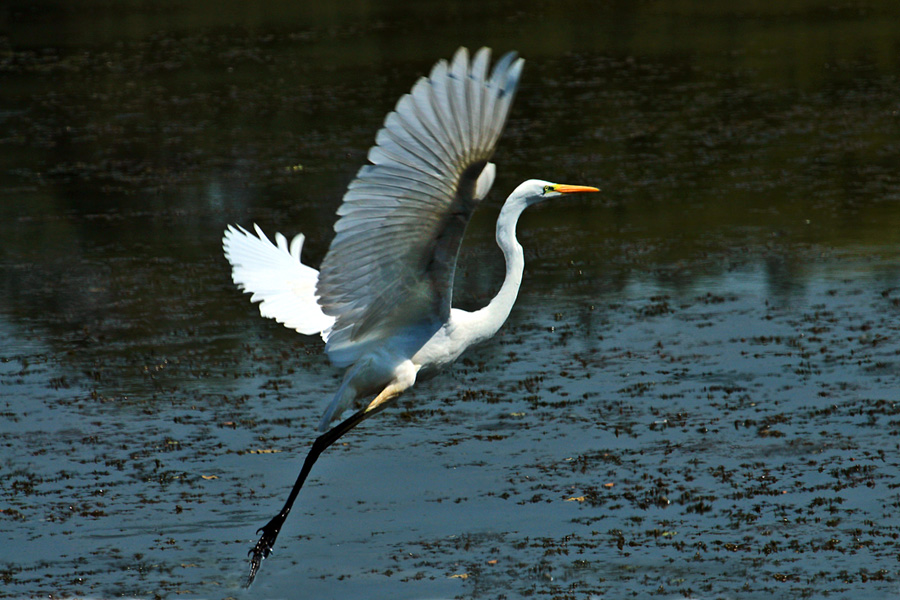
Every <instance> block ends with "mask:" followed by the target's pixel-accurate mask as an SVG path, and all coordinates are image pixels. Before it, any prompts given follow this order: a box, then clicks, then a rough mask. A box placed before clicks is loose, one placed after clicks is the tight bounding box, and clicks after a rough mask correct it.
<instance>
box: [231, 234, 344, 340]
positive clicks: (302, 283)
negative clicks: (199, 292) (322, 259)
mask: <svg viewBox="0 0 900 600" xmlns="http://www.w3.org/2000/svg"><path fill="white" fill-rule="evenodd" d="M253 228H254V230H255V231H256V235H253V234H252V233H250V232H249V231H247V230H246V229H244V228H243V227H241V226H237V227H234V226H232V225H229V226H228V229H227V230H226V231H225V237H223V238H222V247H223V248H224V250H225V258H227V259H228V262H230V263H231V278H232V279H233V280H234V283H235V285H237V286H238V287H239V288H240V289H242V290H244V291H245V292H247V293H252V294H253V295H252V296H251V297H250V301H251V302H259V303H260V305H259V313H260V314H261V315H262V316H264V317H268V318H271V319H275V320H276V321H278V322H279V323H283V324H284V326H285V327H289V328H290V329H296V330H297V331H299V332H300V333H304V334H306V335H314V334H317V333H318V334H320V335H321V336H322V338H323V339H326V340H327V339H328V333H329V332H330V331H331V326H332V325H333V324H334V317H330V316H328V315H326V314H325V313H323V312H322V308H321V307H320V306H319V302H318V298H317V297H316V283H317V282H318V281H319V272H318V271H317V270H315V269H313V268H312V267H309V266H307V265H304V264H303V263H302V262H300V251H301V250H302V249H303V240H304V236H303V234H302V233H301V234H299V235H297V236H295V237H294V239H293V240H291V243H290V246H288V242H287V239H286V238H285V237H284V236H283V235H281V234H280V233H276V234H275V242H276V243H275V244H273V243H272V242H271V241H270V240H269V238H267V237H266V235H265V234H264V233H263V232H262V229H260V228H259V226H257V225H255V224H254V225H253Z"/></svg>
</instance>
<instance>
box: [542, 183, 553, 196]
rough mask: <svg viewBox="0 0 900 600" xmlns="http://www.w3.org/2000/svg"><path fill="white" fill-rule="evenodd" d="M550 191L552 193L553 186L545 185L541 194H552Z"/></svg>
mask: <svg viewBox="0 0 900 600" xmlns="http://www.w3.org/2000/svg"><path fill="white" fill-rule="evenodd" d="M552 191H553V186H552V185H545V186H544V192H543V193H545V194H546V193H547V192H552Z"/></svg>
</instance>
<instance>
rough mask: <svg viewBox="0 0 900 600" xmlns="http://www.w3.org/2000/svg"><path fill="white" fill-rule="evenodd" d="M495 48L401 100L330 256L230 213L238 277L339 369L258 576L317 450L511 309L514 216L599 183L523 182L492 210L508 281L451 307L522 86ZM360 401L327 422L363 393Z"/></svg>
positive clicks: (515, 269)
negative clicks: (463, 254) (272, 236)
mask: <svg viewBox="0 0 900 600" xmlns="http://www.w3.org/2000/svg"><path fill="white" fill-rule="evenodd" d="M489 62H490V51H489V50H487V49H484V48H483V49H481V50H480V51H478V52H477V53H476V54H475V55H474V56H473V57H472V60H471V61H470V60H469V56H468V52H467V51H466V50H465V49H464V48H461V49H460V50H459V51H458V52H457V53H456V55H455V56H454V58H453V60H452V61H451V62H450V63H449V64H448V63H446V62H444V61H440V62H438V63H437V65H435V67H434V69H433V70H432V72H431V74H430V76H429V77H428V78H422V79H420V80H419V82H418V83H416V85H415V86H414V87H413V89H412V91H411V92H410V93H409V94H406V95H404V96H403V97H402V98H401V99H400V101H399V102H398V103H397V107H396V109H395V110H394V111H393V112H391V113H389V114H388V116H387V118H386V119H385V126H384V128H382V129H381V131H379V133H378V135H377V137H376V145H375V146H373V147H372V149H371V150H370V151H369V160H370V162H371V163H372V164H370V165H366V166H364V167H362V168H361V169H360V171H359V173H358V174H357V177H356V179H354V181H353V182H352V183H351V184H350V186H349V188H348V191H347V193H346V194H345V196H344V201H343V203H342V204H341V206H340V208H339V209H338V215H339V219H338V221H337V222H336V224H335V237H334V239H333V241H332V242H331V246H330V248H329V251H328V253H327V254H326V256H325V259H324V260H323V262H322V266H321V269H320V270H319V271H317V270H316V269H314V268H312V267H310V266H308V265H304V264H303V263H302V262H301V260H300V252H301V250H302V245H303V236H302V235H298V236H297V237H295V238H294V240H293V241H292V242H291V243H290V244H288V242H287V239H286V238H285V237H284V236H282V235H281V234H277V235H276V243H275V244H273V243H272V242H271V241H269V239H268V238H267V237H266V236H265V235H264V234H263V232H262V230H260V229H259V228H258V227H256V235H253V234H251V233H250V232H248V231H247V230H245V229H243V228H235V227H232V226H229V227H228V230H227V231H226V232H225V237H224V240H223V244H224V249H225V255H226V257H227V258H228V260H229V262H231V264H232V267H233V270H232V278H233V279H234V282H235V283H236V284H237V285H238V286H239V287H241V288H243V289H244V290H245V291H247V292H252V293H253V296H252V298H251V300H252V301H260V313H261V314H262V315H263V316H264V317H271V318H274V319H276V320H277V321H279V322H281V323H284V324H285V325H286V326H287V327H290V328H292V329H296V330H297V331H299V332H300V333H304V334H308V335H314V334H319V335H321V336H322V338H323V340H325V343H326V346H325V351H326V352H327V354H328V357H329V358H330V360H331V362H332V363H333V364H334V365H336V366H338V367H345V368H346V372H345V375H344V378H343V380H342V382H341V385H340V386H339V388H338V390H337V392H336V393H335V395H334V397H333V399H332V401H331V403H330V404H329V405H328V408H327V409H326V411H325V414H324V416H323V418H322V421H321V423H320V430H322V431H326V430H327V431H326V433H324V434H323V435H321V436H320V437H319V438H318V439H317V440H316V442H315V443H314V444H313V448H312V450H311V451H310V454H309V456H307V459H306V462H305V463H304V465H303V469H302V470H301V473H300V476H299V477H298V478H297V482H296V483H295V485H294V488H293V489H292V491H291V495H290V496H289V498H288V501H287V503H286V504H285V507H284V508H283V509H282V511H281V512H280V513H279V514H278V515H277V516H276V517H275V518H274V519H272V521H270V522H269V524H268V525H266V527H264V528H263V532H264V533H263V536H262V538H261V539H260V541H259V543H258V544H257V546H256V548H255V549H254V557H253V561H252V566H251V575H250V581H252V580H253V577H254V576H255V574H256V571H257V569H258V567H259V564H260V562H261V560H262V559H263V558H265V557H266V556H267V555H268V554H269V552H270V551H271V548H272V545H273V544H274V541H275V537H276V536H277V535H278V531H279V530H280V528H281V525H282V523H283V522H284V519H285V518H286V517H287V513H288V512H289V511H290V508H291V506H292V504H293V502H294V499H295V498H296V495H297V493H298V492H299V489H300V487H301V486H302V484H303V481H304V480H305V479H306V475H307V474H308V472H309V469H310V468H311V467H312V464H313V463H314V462H315V460H316V458H317V457H318V455H319V453H320V452H321V451H322V450H324V449H325V448H326V447H328V445H330V444H331V443H333V442H334V441H335V440H336V439H338V438H339V437H340V436H341V435H343V434H344V433H346V432H347V431H349V430H350V429H351V428H353V427H354V426H355V425H357V424H358V423H359V422H361V421H362V420H363V419H365V418H367V417H368V416H370V415H372V414H375V413H376V412H378V411H380V410H382V409H383V408H384V407H385V406H386V404H387V403H388V402H389V401H390V400H392V399H394V398H396V397H397V396H398V395H400V394H402V393H403V392H404V391H405V390H407V389H409V388H410V387H411V386H412V385H413V384H414V383H415V382H416V380H417V378H420V377H422V376H426V375H430V374H433V373H434V372H437V371H438V370H440V369H441V368H442V367H445V366H447V365H449V364H451V363H453V362H454V361H455V360H456V359H457V358H459V356H460V355H461V354H462V353H463V352H464V351H465V350H466V348H468V347H470V346H472V345H473V344H477V343H479V342H482V341H484V340H486V339H488V338H490V337H492V336H493V335H494V334H495V333H496V332H497V331H498V330H499V328H500V327H501V326H502V325H503V323H504V322H505V321H506V319H507V317H508V316H509V313H510V310H511V309H512V306H513V304H514V302H515V299H516V296H517V294H518V291H519V286H520V284H521V282H522V274H523V272H524V268H525V260H524V254H523V251H522V246H521V245H520V244H519V243H518V241H517V240H516V223H517V222H518V219H519V216H520V215H521V214H522V211H524V210H525V208H527V207H528V206H530V205H532V204H536V203H538V202H542V201H544V200H547V199H549V198H553V197H558V196H561V195H563V194H567V193H572V192H590V191H597V189H596V188H591V187H584V186H570V185H564V184H555V183H550V182H547V181H541V180H536V179H532V180H529V181H526V182H524V183H522V184H521V185H519V186H518V187H517V188H516V189H515V190H514V191H513V193H512V194H511V195H510V196H509V198H508V199H507V200H506V202H505V203H504V205H503V207H502V209H501V210H500V216H499V217H498V219H497V236H496V237H497V244H498V245H499V246H500V249H501V250H502V252H503V255H504V258H505V260H506V275H505V277H504V280H503V284H502V285H501V287H500V290H499V292H498V293H497V295H496V296H495V297H494V299H493V300H491V302H490V303H489V304H488V305H487V306H485V307H484V308H482V309H480V310H477V311H473V312H468V311H464V310H460V309H455V308H451V306H450V301H451V299H452V292H453V276H454V273H455V271H456V257H457V254H458V253H459V247H460V243H461V241H462V236H463V233H464V231H465V227H466V225H467V224H468V221H469V218H470V217H471V214H472V212H473V211H474V210H475V208H476V206H477V205H478V203H479V202H480V201H481V200H482V199H483V198H484V197H485V196H486V195H487V193H488V191H489V190H490V188H491V186H492V184H493V182H494V174H495V167H494V165H493V164H492V163H490V162H489V159H490V157H491V155H492V154H493V151H494V147H495V145H496V142H497V140H498V138H499V136H500V133H501V131H502V129H503V124H504V123H505V121H506V116H507V113H508V111H509V108H510V105H511V103H512V99H513V96H514V94H515V90H516V88H517V86H518V80H519V75H520V73H521V69H522V65H523V62H522V60H521V59H518V60H517V59H516V58H515V55H514V54H512V53H510V54H507V55H506V56H504V57H503V58H502V59H500V61H498V63H497V64H496V65H495V66H494V69H493V70H492V71H491V73H490V75H488V65H489ZM373 396H374V398H373V399H371V400H368V401H366V402H365V403H364V404H363V406H362V408H361V409H360V410H359V411H358V412H356V413H355V414H354V415H353V416H351V417H350V418H348V419H347V420H345V421H343V422H341V423H340V424H338V425H337V426H335V427H333V428H332V429H328V426H329V425H330V424H331V422H332V421H333V420H334V419H336V418H338V417H339V416H340V415H341V413H343V411H344V410H345V409H347V408H349V407H350V406H351V405H353V404H355V403H356V402H357V401H358V400H360V399H368V398H372V397H373Z"/></svg>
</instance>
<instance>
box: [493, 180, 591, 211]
mask: <svg viewBox="0 0 900 600" xmlns="http://www.w3.org/2000/svg"><path fill="white" fill-rule="evenodd" d="M599 191H600V190H599V189H597V188H595V187H589V186H586V185H569V184H566V183H552V182H550V181H543V180H541V179H529V180H528V181H526V182H525V183H522V184H521V185H519V187H517V188H516V189H515V191H514V192H513V193H512V195H511V196H510V199H512V198H517V199H518V200H519V201H520V202H523V203H524V205H525V206H531V205H532V204H537V203H538V202H543V201H544V200H550V199H551V198H558V197H560V196H565V195H566V194H574V193H578V192H599Z"/></svg>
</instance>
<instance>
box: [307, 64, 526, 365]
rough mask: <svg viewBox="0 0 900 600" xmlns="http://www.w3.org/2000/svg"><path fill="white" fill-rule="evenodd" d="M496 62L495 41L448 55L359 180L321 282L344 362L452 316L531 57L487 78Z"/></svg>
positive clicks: (387, 125) (331, 341)
mask: <svg viewBox="0 0 900 600" xmlns="http://www.w3.org/2000/svg"><path fill="white" fill-rule="evenodd" d="M489 63H490V51H489V50H488V49H486V48H482V49H481V50H479V51H478V52H476V53H475V55H474V57H473V58H472V60H471V61H470V60H469V54H468V51H467V50H466V49H465V48H460V50H459V51H457V53H456V55H455V56H454V57H453V60H452V61H451V62H450V63H449V64H448V63H447V62H446V61H439V62H438V63H437V64H436V65H435V66H434V68H433V69H432V71H431V74H430V75H429V77H428V78H424V77H423V78H421V79H420V80H419V81H418V82H417V83H416V84H415V85H414V86H413V88H412V90H411V91H410V93H409V94H406V95H404V96H403V97H402V98H401V99H400V100H399V101H398V102H397V105H396V108H395V110H394V111H392V112H391V113H390V114H388V116H387V117H386V119H385V122H384V127H383V128H382V129H381V130H380V131H379V132H378V135H377V136H376V140H375V141H376V145H375V146H373V147H372V148H371V149H370V150H369V161H370V162H371V163H372V164H370V165H366V166H364V167H362V168H361V169H360V170H359V172H358V173H357V176H356V179H354V180H353V182H352V183H351V184H350V186H349V188H348V190H347V193H346V195H345V196H344V201H343V203H342V204H341V206H340V208H339V209H338V215H339V217H340V218H339V219H338V221H337V223H336V224H335V227H334V229H335V237H334V240H333V241H332V243H331V247H330V249H329V251H328V254H327V255H326V257H325V260H324V261H323V262H322V267H321V274H320V275H319V278H318V284H317V288H316V293H317V294H318V296H319V304H320V305H321V307H322V312H323V313H324V314H325V315H328V316H330V317H333V318H334V319H335V323H334V326H333V330H332V332H331V334H330V336H329V338H328V340H327V342H328V343H327V347H326V351H327V352H328V355H329V357H330V358H331V360H332V362H333V363H335V364H336V365H338V366H347V365H349V364H352V363H354V362H355V361H356V360H357V359H359V358H360V357H361V356H363V355H365V354H366V353H367V352H368V351H369V350H372V349H374V348H375V347H377V346H378V345H379V344H383V343H384V342H385V341H388V340H391V339H393V340H398V339H408V338H409V336H413V337H416V336H422V335H425V336H428V335H429V331H430V330H431V329H436V328H437V327H439V326H440V324H441V323H443V322H444V321H446V319H447V318H449V312H450V300H451V296H452V287H453V273H454V271H455V269H456V256H457V254H458V252H459V244H460V241H461V239H462V235H463V232H464V230H465V227H466V224H467V223H468V221H469V218H470V216H471V214H472V212H473V211H474V210H475V207H476V206H477V204H478V200H480V199H481V198H482V197H483V196H484V194H486V193H487V190H488V189H490V186H491V184H492V183H493V180H494V167H493V165H492V164H491V165H490V166H489V167H488V166H487V165H488V164H489V163H488V159H489V158H490V157H491V155H492V154H493V151H494V147H495V145H496V143H497V140H498V138H499V137H500V133H501V131H502V129H503V125H504V123H505V121H506V117H507V114H508V112H509V108H510V105H511V104H512V100H513V96H514V95H515V91H516V88H517V86H518V82H519V75H520V74H521V70H522V65H523V61H522V60H521V59H516V56H515V54H513V53H510V54H507V55H505V56H504V57H503V58H502V59H500V60H499V61H498V63H497V64H496V65H495V67H494V69H493V71H492V72H491V74H490V77H488V64H489ZM426 339H427V337H426Z"/></svg>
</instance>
